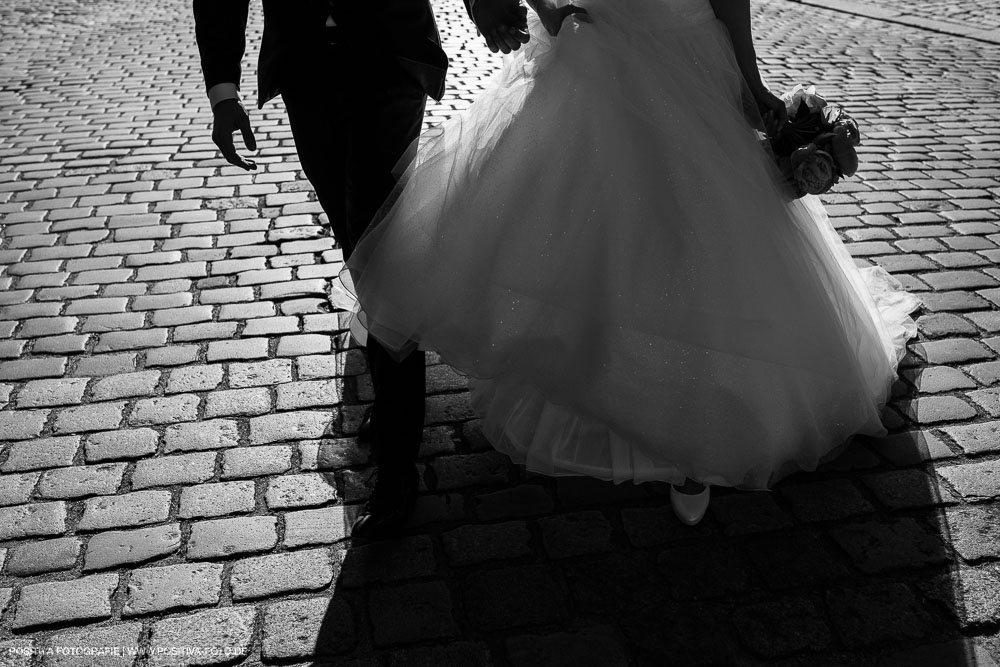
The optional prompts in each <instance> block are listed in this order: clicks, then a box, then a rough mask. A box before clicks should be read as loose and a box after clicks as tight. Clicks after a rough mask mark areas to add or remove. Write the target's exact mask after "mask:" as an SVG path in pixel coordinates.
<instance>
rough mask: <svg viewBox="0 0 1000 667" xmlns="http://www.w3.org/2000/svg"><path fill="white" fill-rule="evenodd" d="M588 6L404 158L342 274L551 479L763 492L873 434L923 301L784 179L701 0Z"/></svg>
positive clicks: (378, 329) (535, 28)
mask: <svg viewBox="0 0 1000 667" xmlns="http://www.w3.org/2000/svg"><path fill="white" fill-rule="evenodd" d="M578 4H579V5H580V6H583V7H586V8H587V9H588V10H589V11H590V15H591V17H592V19H593V23H580V22H577V21H576V20H574V19H569V20H567V21H566V23H565V24H564V26H563V28H562V32H561V33H560V34H559V36H558V37H557V38H551V37H549V36H548V35H547V34H546V33H545V31H544V30H543V29H542V28H541V26H540V24H539V22H538V21H537V18H536V17H535V15H534V14H533V13H531V14H530V15H529V28H530V32H531V42H530V43H529V44H528V45H527V46H525V47H523V48H522V49H521V50H520V51H518V52H516V53H514V54H511V55H510V56H507V57H505V60H504V66H503V70H502V72H500V73H499V74H498V75H497V76H496V77H495V78H494V79H493V80H492V82H491V83H490V84H489V85H488V87H487V90H486V91H485V92H484V93H482V94H481V96H480V97H479V98H478V99H477V100H476V101H475V103H474V104H473V105H472V106H471V107H470V108H469V109H468V110H466V111H465V112H463V113H461V114H459V115H458V116H456V117H454V118H452V119H450V120H448V121H447V122H445V123H443V125H442V126H441V130H442V131H441V134H440V135H439V136H438V137H436V138H435V139H433V140H431V141H430V142H429V143H428V144H427V145H426V146H425V147H423V148H422V149H421V150H420V151H419V152H418V153H417V155H416V158H415V160H414V161H413V162H411V163H410V164H409V166H408V167H407V169H406V171H405V173H404V174H403V177H402V180H401V185H400V188H399V189H398V191H397V193H396V195H395V196H394V197H393V198H392V199H391V200H390V202H389V203H388V204H387V205H386V207H385V209H384V210H383V212H382V213H381V214H380V217H379V219H378V220H377V221H376V223H375V224H374V225H373V227H372V228H371V230H370V232H369V233H368V234H367V235H366V236H365V237H364V238H363V240H362V242H361V244H360V245H359V246H358V248H357V250H356V251H355V253H354V254H353V256H352V257H351V259H350V261H349V262H348V265H347V268H348V271H345V274H344V277H345V281H346V282H347V283H348V288H349V289H351V290H352V291H354V293H356V294H357V296H358V299H359V302H360V304H361V307H362V309H363V316H364V318H365V319H366V326H367V328H368V330H369V332H370V334H371V335H374V336H376V337H378V338H379V339H380V340H381V341H382V342H383V343H384V344H386V345H387V346H388V347H390V348H393V349H400V350H403V351H405V350H406V349H407V341H410V340H412V341H416V342H417V343H418V344H419V345H420V346H421V347H422V348H425V349H430V350H436V351H438V352H439V353H440V355H441V357H442V358H443V359H444V361H446V362H447V363H448V364H451V365H452V366H454V367H455V368H456V369H458V370H459V371H461V372H463V373H465V374H467V375H468V376H469V377H470V379H471V382H470V386H471V389H472V402H473V406H474V408H475V410H476V411H477V413H478V414H479V415H480V416H481V417H482V422H483V428H484V431H485V433H486V435H487V437H488V438H489V439H490V440H491V442H492V443H493V444H494V445H495V446H496V448H497V449H498V450H500V451H502V452H505V453H507V454H508V455H510V456H511V458H513V459H514V460H515V461H518V462H521V463H524V464H525V465H526V466H527V467H528V468H529V469H530V470H533V471H536V472H540V473H545V474H549V475H563V474H570V475H589V476H592V477H597V478H601V479H608V480H614V481H616V482H620V481H626V480H632V481H636V482H642V481H647V480H663V481H670V482H680V481H682V480H683V479H684V478H685V477H689V478H692V479H695V480H700V481H702V482H706V483H710V484H721V485H727V486H736V487H741V488H766V487H767V486H769V485H770V484H772V483H773V482H774V481H776V480H777V479H779V478H780V477H782V476H784V475H786V474H789V473H791V472H794V471H797V470H801V469H805V470H811V469H813V468H815V466H816V465H817V464H818V463H819V462H820V461H821V460H822V459H823V458H824V457H825V456H828V455H830V454H831V452H834V451H835V450H836V449H837V448H838V447H839V446H840V445H842V444H843V443H845V441H846V440H847V439H848V438H849V437H850V436H851V435H853V434H858V433H864V434H873V435H877V434H881V433H883V432H884V429H883V427H882V425H881V423H880V419H879V413H880V409H881V406H882V405H883V404H884V402H885V401H886V399H887V397H888V392H889V388H890V385H891V384H892V382H893V380H894V379H895V377H896V366H897V363H898V360H899V358H900V357H901V356H902V355H903V353H904V351H905V342H906V339H907V338H908V337H910V336H912V335H913V334H914V331H915V327H914V324H913V321H912V320H911V319H910V318H909V317H908V314H909V313H910V312H911V311H912V310H914V309H915V308H916V306H917V305H918V304H917V302H916V299H915V298H914V297H913V296H912V295H910V294H907V293H905V292H903V291H902V290H901V289H900V286H899V283H898V282H896V281H894V279H892V278H891V277H890V276H889V275H888V274H886V273H884V272H883V271H881V270H876V269H866V270H862V271H859V270H858V269H857V268H856V266H855V264H854V262H853V260H852V259H851V257H850V256H849V254H848V252H847V251H846V249H845V247H844V245H843V244H842V243H841V241H840V239H839V238H838V236H837V234H836V232H835V231H834V230H833V228H832V227H831V225H830V223H829V221H828V219H827V216H826V214H825V212H824V211H823V208H822V206H821V205H820V203H819V202H818V200H816V199H814V198H806V199H801V200H797V201H792V202H789V201H788V199H787V197H786V196H785V195H784V194H783V193H782V190H781V186H780V183H779V177H778V175H777V173H776V171H775V169H774V167H773V165H772V163H771V161H770V158H769V157H768V156H767V155H766V154H765V152H764V151H763V150H762V148H761V145H760V143H759V140H758V136H757V134H756V133H755V131H754V129H753V127H752V126H751V124H750V123H749V122H748V121H747V120H746V117H747V116H746V114H745V112H744V108H745V106H746V105H745V104H744V103H743V100H744V99H745V95H746V93H745V90H744V85H743V83H742V78H741V77H740V75H739V70H738V68H737V64H736V61H735V58H734V56H733V52H732V46H731V44H730V41H729V37H728V33H727V32H726V30H725V28H724V27H723V26H722V24H721V23H720V22H718V21H717V20H716V19H715V16H714V13H713V12H712V9H711V6H710V5H709V2H708V0H580V1H579V3H578ZM348 274H349V275H348ZM352 280H353V283H354V284H353V285H350V284H349V283H350V282H351V281H352Z"/></svg>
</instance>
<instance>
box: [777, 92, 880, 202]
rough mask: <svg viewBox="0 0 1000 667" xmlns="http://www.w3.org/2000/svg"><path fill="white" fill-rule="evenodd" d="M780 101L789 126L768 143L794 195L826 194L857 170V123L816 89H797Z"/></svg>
mask: <svg viewBox="0 0 1000 667" xmlns="http://www.w3.org/2000/svg"><path fill="white" fill-rule="evenodd" d="M781 99H782V100H783V101H784V102H785V109H786V111H787V112H788V123H787V124H786V125H785V126H784V127H783V128H782V130H781V131H780V132H779V133H778V134H777V136H774V137H769V142H770V147H771V152H772V153H773V154H774V156H775V158H776V159H777V161H778V168H779V169H780V170H781V173H782V174H783V175H784V177H785V180H786V181H787V182H788V184H789V186H790V187H791V188H792V190H793V191H794V192H795V196H796V197H802V196H804V195H807V194H811V195H820V194H823V193H825V192H829V191H830V189H831V188H832V187H833V186H834V185H836V183H837V182H838V181H839V180H840V179H841V178H842V177H844V176H852V175H853V174H854V172H856V171H857V169H858V153H857V151H856V150H855V146H858V145H859V144H860V143H861V132H860V131H859V129H858V124H857V122H856V121H855V120H854V119H853V118H851V117H850V116H849V115H848V114H847V112H846V111H844V109H843V108H842V107H840V106H837V105H835V104H830V103H828V102H827V101H826V100H825V99H823V97H821V96H820V95H819V94H817V93H816V87H815V86H809V87H808V88H804V87H802V86H796V87H795V88H794V89H792V90H791V91H790V92H787V93H785V94H784V95H782V96H781Z"/></svg>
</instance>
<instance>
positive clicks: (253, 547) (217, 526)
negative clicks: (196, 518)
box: [187, 516, 278, 559]
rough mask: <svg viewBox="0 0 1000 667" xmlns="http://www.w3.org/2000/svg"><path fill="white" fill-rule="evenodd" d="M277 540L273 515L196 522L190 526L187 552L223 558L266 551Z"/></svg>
mask: <svg viewBox="0 0 1000 667" xmlns="http://www.w3.org/2000/svg"><path fill="white" fill-rule="evenodd" d="M277 542H278V533H277V519H275V517H273V516H249V517H237V518H232V519H216V520H212V521H200V522H198V523H195V524H193V525H192V526H191V539H190V541H189V542H188V550H187V555H188V557H189V558H195V559H209V558H223V557H229V556H232V555H234V554H242V553H254V552H258V551H268V550H270V549H272V548H274V546H275V545H276V544H277Z"/></svg>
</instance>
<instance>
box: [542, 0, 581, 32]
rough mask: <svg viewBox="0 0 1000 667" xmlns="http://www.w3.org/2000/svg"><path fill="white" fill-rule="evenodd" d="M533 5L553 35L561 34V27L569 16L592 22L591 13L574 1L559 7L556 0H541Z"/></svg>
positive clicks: (544, 25) (547, 30) (543, 24)
mask: <svg viewBox="0 0 1000 667" xmlns="http://www.w3.org/2000/svg"><path fill="white" fill-rule="evenodd" d="M533 6H534V8H535V12H536V13H537V14H538V18H539V19H540V20H541V22H542V26H543V27H544V28H545V30H546V32H548V33H549V34H550V35H552V36H553V37H555V36H556V35H558V34H559V29H560V28H562V24H563V21H565V20H566V17H568V16H576V18H577V20H579V21H583V22H584V23H590V22H591V18H590V14H588V13H587V10H586V9H584V8H583V7H577V6H576V5H574V4H572V3H570V4H567V5H563V6H562V7H557V6H556V4H555V1H554V0H539V1H538V2H537V3H534V5H533Z"/></svg>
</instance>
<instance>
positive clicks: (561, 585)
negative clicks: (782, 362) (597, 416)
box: [310, 383, 1000, 667]
mask: <svg viewBox="0 0 1000 667" xmlns="http://www.w3.org/2000/svg"><path fill="white" fill-rule="evenodd" d="M900 386H902V383H901V385H900ZM447 395H449V396H455V397H462V396H464V395H463V394H461V393H453V394H447ZM896 398H897V400H899V399H905V398H906V396H897V397H896ZM475 424H476V422H475V421H466V422H460V423H456V424H453V425H451V426H450V427H449V428H453V429H454V434H455V439H456V442H457V445H456V451H455V453H453V454H448V455H441V456H431V457H426V458H424V459H423V461H422V462H423V463H424V466H423V467H422V474H423V479H424V482H425V486H426V489H424V491H423V493H422V496H421V506H420V509H419V510H418V516H417V517H416V518H415V520H414V522H413V523H412V524H411V526H410V528H409V529H408V531H407V534H406V535H405V536H404V537H403V538H401V539H399V540H390V541H379V542H371V543H366V544H361V543H354V544H352V543H349V542H345V543H344V550H343V551H342V552H340V555H341V557H342V560H341V564H340V571H339V575H338V576H337V578H336V581H335V585H334V586H333V587H332V588H333V592H332V599H330V601H329V605H328V607H327V609H326V611H325V613H324V616H323V618H322V621H321V622H320V623H319V626H318V628H317V627H316V626H315V625H313V626H312V630H310V632H311V633H314V634H313V635H312V636H313V637H314V638H315V644H314V650H315V652H314V656H315V662H314V663H312V664H317V665H322V664H329V665H392V666H393V667H397V666H409V665H463V666H464V665H498V666H500V665H512V666H516V667H520V666H534V665H539V666H541V665H546V666H548V665H574V666H576V665H600V666H601V667H607V666H616V665H643V666H645V665H649V666H654V665H656V666H661V665H782V666H787V667H791V666H802V667H805V666H809V667H816V666H822V665H831V666H832V665H872V666H878V667H914V666H917V665H933V666H937V665H941V666H949V667H966V666H968V667H974V666H980V667H981V666H986V665H996V664H997V663H996V662H995V661H994V657H995V656H996V655H997V648H998V647H997V644H996V640H995V633H996V629H997V628H996V621H995V620H994V619H996V618H997V614H998V611H1000V594H998V592H997V591H998V581H997V579H996V576H997V574H996V568H992V567H988V566H987V567H983V566H981V565H978V563H979V562H980V561H981V560H982V559H983V558H985V557H996V556H997V555H998V549H1000V547H998V540H997V538H998V537H1000V528H998V522H997V514H996V511H995V510H994V509H993V508H991V507H988V506H985V505H981V504H968V503H963V502H961V499H960V498H959V497H958V496H957V495H955V494H954V493H953V492H952V491H951V490H950V489H949V488H947V486H946V485H945V484H943V483H942V481H941V479H940V478H939V477H938V476H937V474H936V473H935V470H934V466H935V461H940V460H946V459H947V458H949V457H954V456H955V454H954V453H953V452H951V450H950V448H949V447H948V445H947V444H945V443H944V442H942V441H941V440H940V439H938V438H937V437H936V436H934V435H933V434H931V433H930V432H921V431H904V432H900V433H896V434H893V435H891V436H888V437H885V438H881V439H864V440H861V439H859V440H857V441H855V442H854V443H853V444H852V445H851V446H850V447H849V448H848V449H847V450H846V451H845V452H844V453H843V454H842V455H841V456H840V457H839V458H837V459H836V460H834V461H832V462H830V463H828V464H826V465H824V466H823V467H821V468H820V470H818V471H816V472H814V473H803V474H799V475H796V476H794V477H792V478H789V479H787V480H784V481H783V482H781V483H780V484H778V485H777V486H776V488H775V489H774V490H773V491H770V492H755V493H747V492H738V491H732V490H726V489H717V490H716V493H715V495H714V497H713V500H712V505H711V508H710V512H709V515H708V516H707V517H706V518H705V520H704V521H703V522H702V523H701V524H700V525H698V526H697V527H693V528H691V527H687V526H684V525H682V524H681V523H680V522H679V521H677V520H676V519H675V518H674V516H673V513H672V510H671V508H670V504H669V499H668V496H667V488H668V487H666V486H665V485H659V484H644V485H641V486H632V485H621V486H615V485H613V484H610V483H604V482H598V481H595V480H590V479H585V478H561V479H552V478H546V477H541V476H535V475H531V474H526V473H524V472H523V471H522V470H521V469H520V468H517V467H515V466H512V465H511V464H510V463H509V461H507V460H506V459H505V458H503V457H500V459H501V460H499V461H498V458H497V457H498V456H499V455H497V454H495V453H494V452H491V451H489V450H488V449H487V447H486V445H485V443H484V441H483V440H482V435H481V433H479V432H478V431H477V429H476V428H475ZM456 466H459V467H460V469H459V472H456ZM463 474H464V475H465V477H464V478H461V475H463ZM338 475H339V476H340V481H341V484H342V485H343V484H344V483H345V481H346V482H347V484H346V486H344V487H342V488H345V498H346V501H347V502H352V501H357V500H360V498H361V496H362V495H363V494H361V493H360V492H359V488H360V487H358V486H357V484H356V483H355V482H354V481H352V480H356V479H357V478H356V477H355V476H354V475H355V473H353V472H351V471H349V470H348V471H344V470H342V471H340V472H338ZM461 479H464V482H465V484H463V483H461ZM456 480H460V481H456ZM350 517H351V514H350V513H348V514H346V515H345V521H347V522H349V520H350ZM345 530H348V532H349V528H347V527H345ZM990 635H993V636H994V639H993V640H992V641H993V644H984V643H982V642H983V641H986V642H989V641H990V638H989V636H990ZM976 636H980V639H979V640H978V642H977V639H975V637H976ZM990 651H992V652H993V656H991V655H990Z"/></svg>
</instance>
